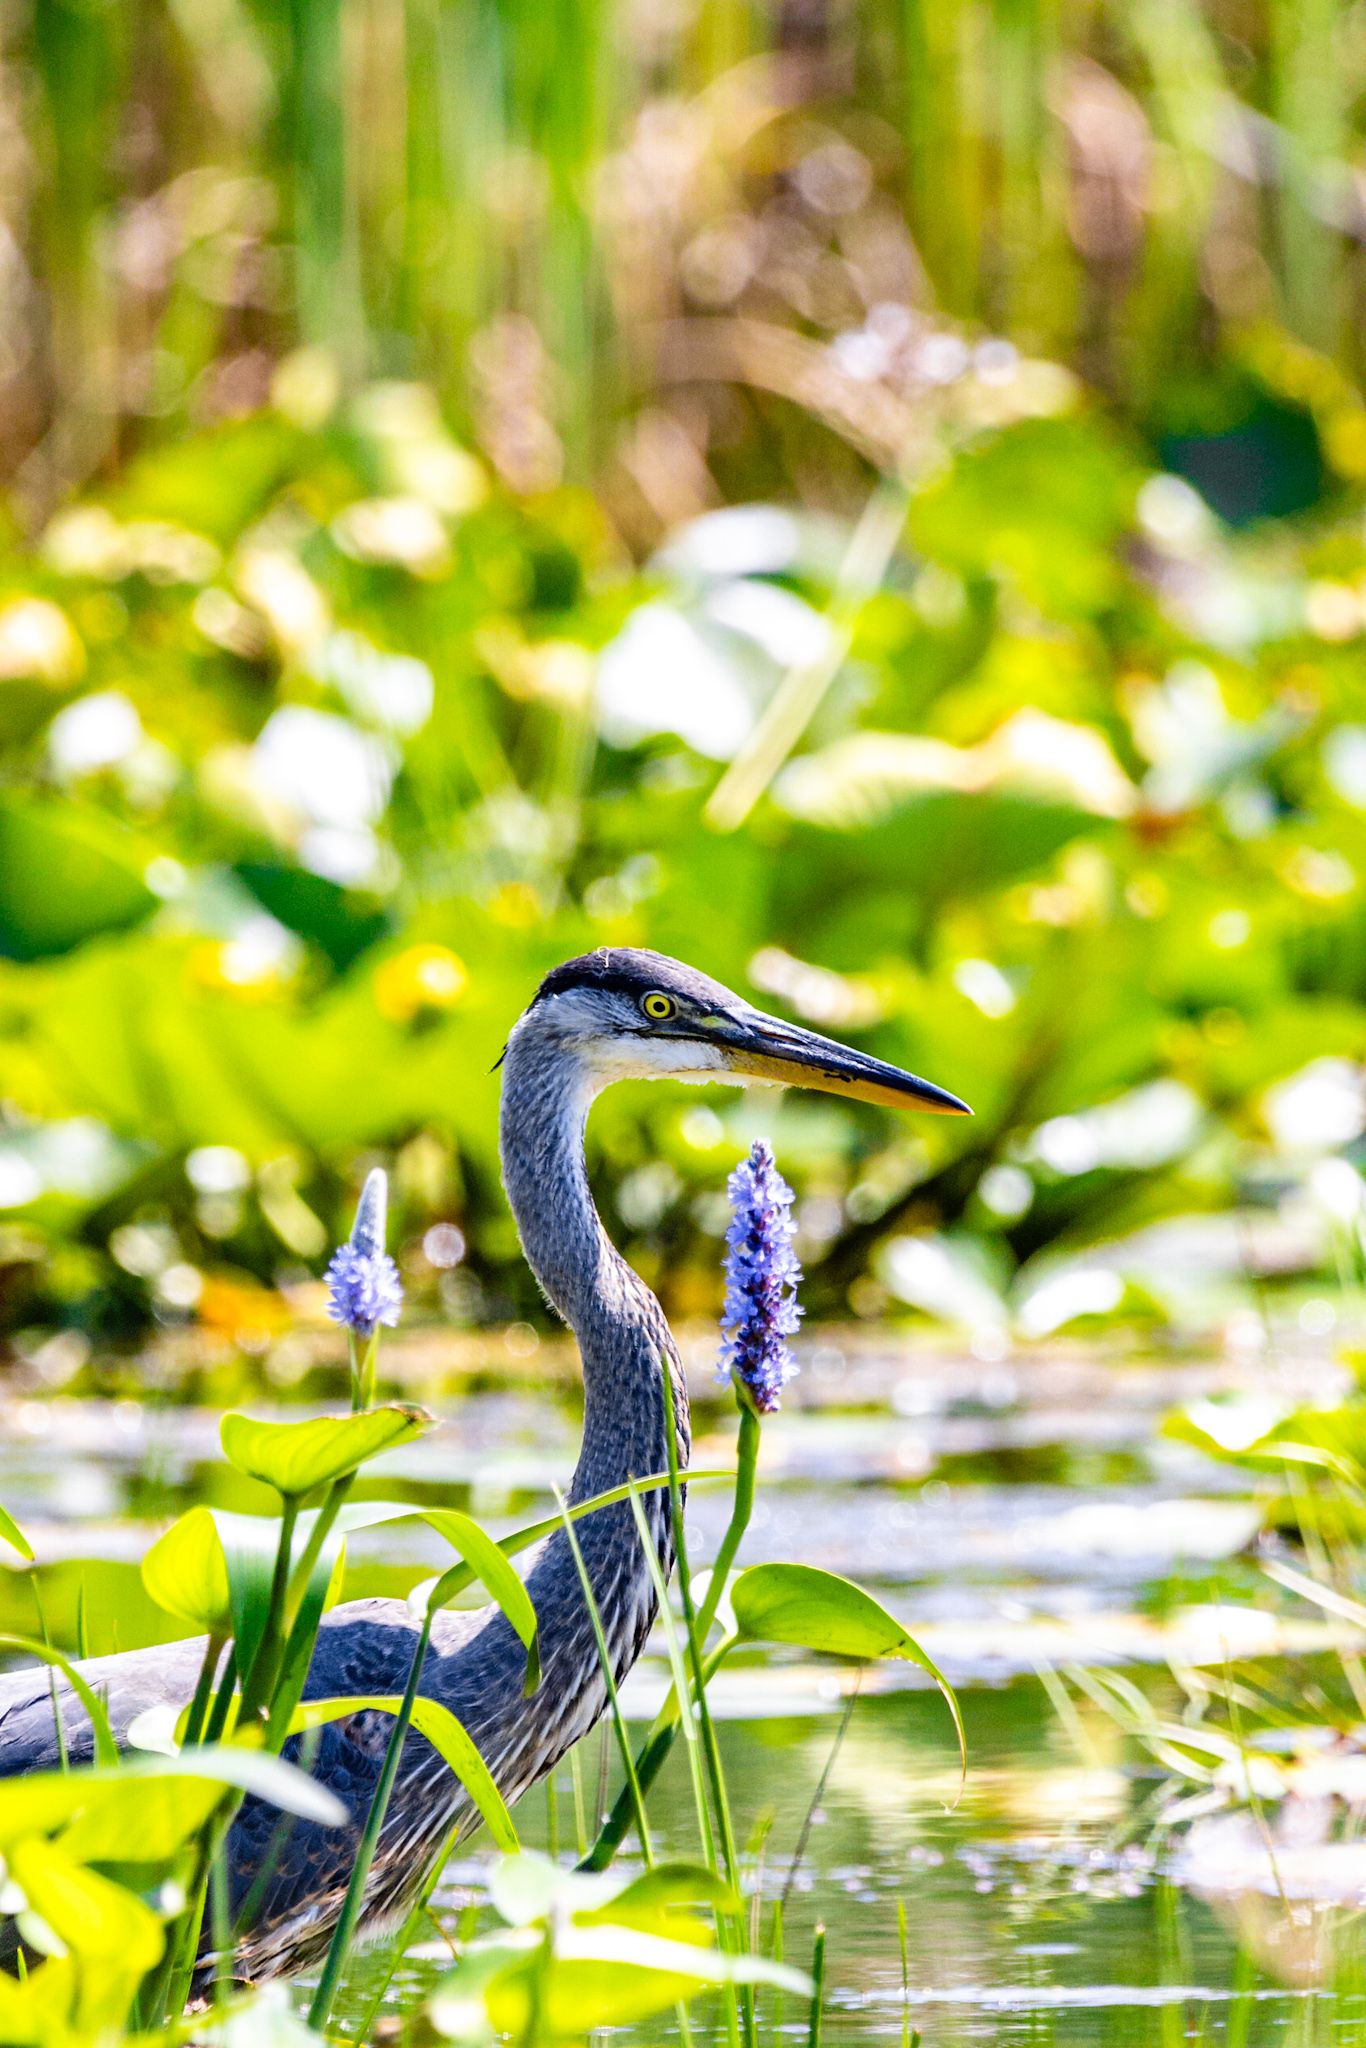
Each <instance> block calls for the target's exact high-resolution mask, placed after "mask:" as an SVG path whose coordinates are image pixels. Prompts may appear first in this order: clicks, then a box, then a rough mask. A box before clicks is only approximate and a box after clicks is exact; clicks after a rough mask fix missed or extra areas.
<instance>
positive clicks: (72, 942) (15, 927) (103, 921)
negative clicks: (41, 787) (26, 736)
mask: <svg viewBox="0 0 1366 2048" xmlns="http://www.w3.org/2000/svg"><path fill="white" fill-rule="evenodd" d="M145 866H146V855H145V854H144V853H143V852H142V850H141V849H140V848H139V846H138V844H137V842H136V841H135V840H134V839H133V837H132V834H131V833H128V832H126V831H124V830H123V829H122V828H121V827H120V826H118V825H115V824H114V823H113V821H112V820H111V819H108V818H106V817H104V816H103V815H102V814H101V813H100V812H97V811H87V810H84V809H81V808H79V807H78V806H77V805H75V804H73V803H71V802H69V801H68V802H64V803H57V802H53V801H50V800H49V799H47V798H36V797H28V796H20V795H16V794H13V793H9V794H6V795H5V796H3V797H0V956H2V957H5V958H8V959H10V960H24V961H29V960H42V959H46V958H48V957H50V956H51V955H53V954H58V953H67V952H70V950H71V949H72V948H73V947H75V946H79V945H80V944H81V943H82V942H83V941H84V940H86V939H90V938H94V937H95V936H96V934H97V933H100V932H113V931H120V930H122V929H124V928H125V927H126V926H128V925H133V924H138V923H140V922H141V920H142V919H143V918H145V917H148V916H150V914H151V912H152V911H153V910H155V908H156V904H157V899H156V897H155V896H154V895H153V893H152V891H151V890H150V889H149V888H148V886H147V884H146V882H145V881H144V880H143V869H144V868H145Z"/></svg>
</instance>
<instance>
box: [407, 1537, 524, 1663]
mask: <svg viewBox="0 0 1366 2048" xmlns="http://www.w3.org/2000/svg"><path fill="white" fill-rule="evenodd" d="M422 1519H423V1521H424V1522H426V1523H427V1524H428V1526H429V1527H430V1528H433V1529H435V1530H436V1531H437V1533H438V1535H441V1536H444V1537H445V1539H446V1541H447V1542H448V1543H449V1544H450V1546H451V1548H452V1550H457V1551H459V1553H460V1556H461V1557H462V1559H463V1560H464V1565H465V1566H467V1567H468V1571H467V1570H465V1569H464V1568H463V1567H462V1566H460V1565H457V1566H455V1567H454V1569H453V1570H451V1571H448V1572H444V1573H443V1574H442V1576H441V1577H440V1578H439V1579H438V1580H437V1581H436V1583H435V1585H433V1586H432V1587H431V1588H430V1589H427V1588H423V1587H419V1588H416V1589H415V1590H414V1593H413V1595H412V1599H413V1601H414V1602H416V1601H417V1599H418V1597H419V1595H423V1596H424V1597H423V1598H422V1603H421V1604H422V1611H423V1612H424V1613H426V1614H434V1613H436V1611H437V1609H438V1608H440V1607H444V1606H445V1605H446V1604H447V1602H448V1601H450V1600H453V1599H454V1598H455V1596H456V1595H457V1593H460V1592H462V1591H463V1590H464V1587H465V1585H466V1584H467V1583H468V1579H469V1572H470V1571H472V1572H473V1573H474V1575H475V1577H476V1578H477V1579H478V1580H479V1582H480V1583H481V1585H483V1587H484V1588H485V1590H486V1591H487V1592H488V1593H490V1594H491V1595H492V1597H493V1598H494V1600H496V1601H497V1603H498V1605H499V1606H500V1607H501V1608H502V1610H503V1612H504V1614H505V1615H506V1616H507V1618H508V1620H509V1621H510V1622H511V1623H512V1626H513V1628H514V1629H515V1630H516V1631H517V1634H518V1636H519V1638H520V1640H521V1642H522V1644H523V1646H524V1648H525V1650H526V1680H525V1683H524V1685H523V1691H524V1692H525V1693H526V1695H527V1697H528V1698H530V1696H531V1694H532V1693H534V1692H535V1690H536V1688H537V1686H538V1685H539V1684H540V1682H541V1658H540V1647H539V1644H538V1641H537V1635H536V1609H535V1608H534V1607H533V1605H532V1603H531V1595H530V1594H529V1593H528V1592H527V1589H526V1587H525V1586H524V1585H523V1583H522V1581H521V1580H520V1579H519V1578H518V1576H517V1574H516V1572H515V1571H514V1570H513V1569H512V1566H511V1565H510V1564H509V1563H508V1561H507V1556H506V1554H505V1552H503V1551H502V1550H500V1549H499V1547H498V1545H497V1544H496V1543H495V1542H494V1540H493V1538H492V1537H491V1536H490V1535H489V1534H488V1533H487V1531H486V1530H484V1529H481V1528H480V1526H479V1524H478V1522H476V1521H474V1520H473V1519H472V1518H471V1517H470V1516H469V1515H463V1514H461V1513H460V1511H459V1510H458V1509H457V1508H430V1509H426V1510H424V1511H423V1515H422Z"/></svg>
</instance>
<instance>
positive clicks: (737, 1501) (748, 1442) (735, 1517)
mask: <svg viewBox="0 0 1366 2048" xmlns="http://www.w3.org/2000/svg"><path fill="white" fill-rule="evenodd" d="M739 1405H740V1438H739V1442H738V1443H737V1444H736V1447H735V1498H734V1501H733V1502H732V1504H731V1510H730V1520H729V1522H727V1524H726V1533H725V1535H724V1536H723V1537H722V1538H721V1545H720V1548H719V1549H718V1551H717V1553H716V1562H715V1564H714V1565H713V1566H712V1571H711V1579H710V1582H709V1583H708V1586H707V1594H706V1598H705V1599H704V1600H703V1602H702V1605H701V1608H700V1609H699V1611H698V1616H697V1626H698V1629H699V1631H700V1636H699V1640H700V1641H702V1642H704V1643H705V1641H706V1639H707V1635H708V1632H709V1630H710V1628H711V1625H712V1623H713V1622H714V1621H715V1619H716V1610H717V1608H718V1607H719V1606H720V1605H721V1599H722V1595H723V1594H724V1593H725V1590H726V1585H727V1582H728V1580H729V1578H730V1568H731V1566H732V1565H733V1564H734V1562H735V1554H736V1552H737V1551H738V1550H739V1548H740V1545H741V1542H742V1541H743V1540H744V1534H745V1531H746V1529H748V1527H749V1522H750V1517H751V1515H752V1514H753V1513H754V1491H755V1486H756V1484H757V1481H758V1473H759V1415H758V1411H757V1410H756V1409H755V1408H752V1407H751V1406H750V1404H749V1402H748V1401H746V1400H743V1399H742V1400H741V1401H740V1404H739Z"/></svg>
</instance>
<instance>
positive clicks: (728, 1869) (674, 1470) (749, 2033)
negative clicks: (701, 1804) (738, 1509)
mask: <svg viewBox="0 0 1366 2048" xmlns="http://www.w3.org/2000/svg"><path fill="white" fill-rule="evenodd" d="M661 1363H662V1365H663V1374H662V1377H663V1382H664V1408H665V1414H666V1417H667V1436H668V1447H669V1501H670V1507H671V1509H672V1512H673V1524H674V1551H675V1555H676V1557H677V1560H678V1589H679V1593H680V1595H681V1597H682V1601H683V1621H684V1625H685V1629H686V1633H687V1639H688V1660H689V1662H690V1663H691V1665H692V1677H693V1696H694V1698H695V1700H696V1702H697V1718H698V1722H699V1724H700V1726H701V1731H702V1755H703V1758H704V1759H705V1762H706V1766H707V1775H708V1777H709V1778H710V1780H711V1789H712V1799H713V1801H714V1802H715V1806H716V1822H717V1827H718V1828H719V1830H720V1835H721V1859H722V1863H723V1865H724V1868H725V1874H726V1882H727V1884H728V1885H729V1886H730V1888H731V1890H732V1891H733V1892H734V1893H735V1894H736V1896H737V1897H738V1896H739V1891H740V1859H739V1857H738V1856H737V1855H736V1853H735V1829H734V1826H733V1824H732V1822H731V1817H730V1800H729V1798H728V1797H727V1795H726V1777H725V1772H724V1771H723V1770H722V1768H721V1750H720V1746H719V1745H718V1743H717V1740H716V1724H715V1722H714V1721H713V1720H712V1717H711V1708H710V1706H709V1705H708V1702H707V1678H706V1672H705V1670H704V1666H703V1643H702V1635H701V1633H700V1631H699V1629H698V1625H697V1619H698V1618H697V1609H696V1606H695V1605H694V1602H693V1597H692V1574H691V1572H690V1571H689V1569H688V1541H687V1533H686V1531H685V1529H684V1526H683V1486H682V1480H681V1476H680V1473H679V1465H678V1431H677V1428H676V1427H675V1424H674V1390H673V1379H672V1376H671V1374H670V1372H669V1367H668V1361H667V1360H664V1361H661ZM736 1540H737V1542H738V1540H739V1539H738V1538H737V1539H736ZM718 1598H719V1595H718ZM732 1931H733V1934H734V1938H735V1943H736V1949H737V1952H741V1953H742V1952H743V1950H744V1946H745V1929H744V1921H743V1918H741V1919H740V1920H739V1921H738V1922H736V1923H735V1925H734V1926H733V1930H732ZM740 2010H741V2013H742V2015H743V2018H744V2026H745V2040H746V2043H747V2044H748V2048H754V2044H755V2042H756V2040H757V2038H758V2037H757V2034H756V2032H755V2025H754V1986H753V1985H752V1984H742V1985H741V1986H740Z"/></svg>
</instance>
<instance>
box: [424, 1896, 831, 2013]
mask: <svg viewBox="0 0 1366 2048" xmlns="http://www.w3.org/2000/svg"><path fill="white" fill-rule="evenodd" d="M715 1984H754V1985H769V1986H772V1987H773V1988H775V1989H781V1990H784V1991H788V1992H791V1993H793V1994H794V1995H796V1996H798V1997H809V1996H810V1993H811V1982H810V1979H809V1978H807V1977H805V1976H804V1975H803V1974H802V1972H801V1971H799V1970H793V1969H790V1968H788V1967H787V1966H786V1965H784V1964H782V1963H774V1962H770V1961H769V1960H768V1959H767V1958H766V1957H762V1956H751V1955H728V1954H725V1953H723V1952H722V1951H721V1950H719V1949H716V1948H701V1947H695V1946H693V1945H691V1944H690V1943H687V1942H681V1941H671V1940H668V1939H666V1938H665V1937H663V1936H660V1935H653V1934H643V1933H641V1932H640V1931H639V1930H638V1929H636V1928H631V1927H621V1926H612V1925H599V1924H594V1925H592V1926H582V1925H579V1924H577V1923H574V1922H571V1923H569V1924H568V1925H567V1926H564V1927H561V1928H560V1929H558V1930H557V1933H556V1936H555V1942H554V1951H553V1953H552V1955H551V1956H550V1957H549V1958H548V1959H547V1960H545V1961H542V1957H541V1937H540V1936H539V1934H538V1932H537V1930H536V1929H535V1928H532V1927H523V1928H517V1929H510V1930H509V1931H508V1932H506V1933H504V1934H501V1935H495V1936H493V1937H491V1938H490V1939H489V1940H487V1941H485V1942H480V1943H477V1944H476V1945H475V1947H474V1948H473V1949H472V1950H471V1951H470V1952H469V1954H468V1957H467V1959H466V1960H465V1961H464V1962H462V1963H461V1964H460V1965H459V1966H458V1967H457V1968H456V1969H455V1970H454V1971H453V1972H452V1973H451V1975H450V1976H449V1977H447V1978H446V1979H445V1981H444V1982H443V1983H442V1984H441V1985H440V1986H439V1987H438V1989H437V1991H436V1993H435V1994H434V1996H433V1998H432V2001H431V2004H430V2006H429V2008H428V2013H429V2017H430V2018H431V2021H432V2023H433V2025H434V2026H435V2027H436V2029H437V2031H438V2032H439V2033H442V2034H445V2035H446V2036H447V2037H448V2038H449V2039H452V2040H455V2041H458V2042H461V2043H464V2042H474V2041H477V2040H479V2039H480V2036H479V2033H478V2031H477V2029H478V2025H479V2016H480V2012H481V2009H482V2012H483V2014H484V2015H485V2017H486V2019H487V2021H488V2023H489V2024H490V2025H491V2026H492V2028H493V2030H494V2032H495V2033H497V2034H500V2035H508V2036H510V2037H511V2038H512V2039H514V2040H519V2039H522V2038H524V2037H525V2035H526V2031H527V2028H528V2026H529V2024H530V2020H531V2015H532V2011H533V2001H536V2005H535V2010H536V2013H537V2017H538V2019H539V2022H540V2026H541V2029H542V2032H543V2034H544V2036H545V2037H547V2038H549V2039H551V2040H581V2039H582V2038H583V2036H584V2035H585V2034H588V2033H591V2032H593V2031H594V2030H595V2029H596V2028H599V2027H617V2026H629V2025H631V2024H633V2023H634V2022H636V2021H639V2020H644V2019H649V2018H650V2017H651V2016H652V2015H653V2014H654V2013H657V2012H662V2011H664V2010H665V2009H666V2008H667V2007H669V2006H671V2005H676V2004H677V2003H678V2002H679V2001H680V2000H681V1999H688V1998H691V1997H693V1996H695V1995H696V1993H697V1992H698V1991H701V1990H703V1989H705V1988H706V1987H707V1986H709V1985H715Z"/></svg>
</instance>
